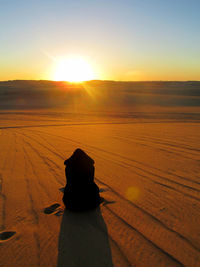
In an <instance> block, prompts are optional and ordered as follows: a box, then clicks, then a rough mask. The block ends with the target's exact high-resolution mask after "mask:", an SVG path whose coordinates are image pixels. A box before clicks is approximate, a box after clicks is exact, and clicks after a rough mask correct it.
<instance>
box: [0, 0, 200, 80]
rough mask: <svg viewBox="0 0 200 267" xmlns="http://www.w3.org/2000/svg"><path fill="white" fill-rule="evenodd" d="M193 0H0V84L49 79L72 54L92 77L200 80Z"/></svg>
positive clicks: (199, 4)
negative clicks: (87, 65) (90, 70)
mask: <svg viewBox="0 0 200 267" xmlns="http://www.w3.org/2000/svg"><path fill="white" fill-rule="evenodd" d="M199 14H200V1H199V0H168V1H166V0H76V1H75V0H54V1H53V0H42V1H41V0H40V1H38V0H34V1H32V0H29V1H27V0H16V1H14V0H3V1H2V0H0V80H14V79H36V80H38V79H39V80H40V79H48V80H52V79H53V77H54V72H55V65H56V60H58V59H62V58H64V57H66V56H68V55H78V56H81V57H82V58H84V59H85V60H86V61H87V62H89V63H90V65H91V66H92V68H93V70H94V73H95V79H103V80H121V81H140V80H141V81H143V80H200V30H199V29H200V16H199Z"/></svg>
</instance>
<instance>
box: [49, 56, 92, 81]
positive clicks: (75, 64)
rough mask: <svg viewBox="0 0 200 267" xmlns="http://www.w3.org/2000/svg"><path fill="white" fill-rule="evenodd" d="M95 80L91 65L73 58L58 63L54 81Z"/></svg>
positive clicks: (81, 59)
mask: <svg viewBox="0 0 200 267" xmlns="http://www.w3.org/2000/svg"><path fill="white" fill-rule="evenodd" d="M93 79H95V75H94V71H93V69H92V67H91V66H90V64H89V63H88V62H87V61H86V60H84V59H83V58H81V57H76V56H72V57H69V58H66V59H61V60H59V61H57V64H56V68H55V74H54V80H55V81H69V82H83V81H88V80H93Z"/></svg>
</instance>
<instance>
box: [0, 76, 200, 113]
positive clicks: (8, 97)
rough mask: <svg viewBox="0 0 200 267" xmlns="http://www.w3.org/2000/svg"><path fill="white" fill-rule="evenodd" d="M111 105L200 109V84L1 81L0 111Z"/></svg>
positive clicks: (104, 106) (103, 106) (192, 82)
mask: <svg viewBox="0 0 200 267" xmlns="http://www.w3.org/2000/svg"><path fill="white" fill-rule="evenodd" d="M74 104H76V105H79V106H82V107H88V106H90V107H102V108H106V107H107V108H109V107H110V106H118V107H120V106H126V107H128V106H134V105H136V106H138V105H158V106H200V82H198V81H188V82H179V81H177V82H168V81H167V82H165V81H163V82H162V81H161V82H115V81H88V82H84V83H79V84H75V83H68V82H54V81H43V80H41V81H34V80H33V81H32V80H30V81H27V80H16V81H5V82H0V109H27V108H29V109H34V108H51V107H68V108H70V106H71V105H74Z"/></svg>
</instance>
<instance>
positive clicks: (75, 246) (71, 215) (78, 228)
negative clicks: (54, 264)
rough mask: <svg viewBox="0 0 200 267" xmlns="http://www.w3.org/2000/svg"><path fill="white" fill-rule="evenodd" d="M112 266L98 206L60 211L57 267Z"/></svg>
mask: <svg viewBox="0 0 200 267" xmlns="http://www.w3.org/2000/svg"><path fill="white" fill-rule="evenodd" d="M64 266H68V267H72V266H73V267H76V266H77V267H80V266H82V267H84V266H87V267H90V266H91V267H94V266H95V267H98V266H99V267H102V266H107V267H113V263H112V255H111V249H110V245H109V240H108V232H107V227H106V224H105V222H104V219H103V217H102V214H101V211H100V208H97V209H95V210H93V211H89V212H85V213H76V212H70V211H66V210H65V212H64V214H63V217H62V222H61V228H60V235H59V243H58V267H64Z"/></svg>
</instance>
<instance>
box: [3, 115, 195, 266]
mask: <svg viewBox="0 0 200 267" xmlns="http://www.w3.org/2000/svg"><path fill="white" fill-rule="evenodd" d="M9 116H11V115H9ZM9 116H8V117H7V118H8V120H5V119H4V120H1V125H0V128H1V129H0V216H1V217H0V266H3V267H7V266H9V267H10V266H12V267H13V266H16V267H18V266H23V267H25V266H42V267H45V266H69V267H71V266H93V267H95V266H122V267H126V266H170V267H171V266H188V267H192V266H200V227H199V222H200V180H199V173H200V164H199V162H200V161H199V160H200V142H199V140H200V124H199V123H196V122H190V121H187V122H180V121H171V122H169V121H161V120H160V121H157V120H155V121H154V120H153V119H152V120H151V121H148V120H146V121H144V122H143V121H142V122H140V121H138V120H128V121H127V120H122V119H120V120H116V121H113V120H112V123H111V122H108V121H106V120H105V119H102V120H100V119H99V118H98V123H96V121H92V123H89V122H90V118H88V119H87V120H86V121H85V122H84V120H83V121H81V122H80V121H79V122H77V123H75V122H74V121H73V120H72V121H73V124H72V123H71V122H69V121H53V122H52V121H51V120H52V117H51V115H49V117H48V116H46V117H45V118H43V120H40V118H38V117H37V115H35V121H34V122H33V120H32V121H30V119H28V118H27V115H25V114H24V115H23V114H21V118H18V117H16V120H14V119H13V118H14V117H13V116H14V115H13V116H12V117H9ZM23 116H24V119H23ZM33 117H34V114H33ZM47 117H48V118H49V120H47ZM4 118H5V117H4ZM17 119H18V121H17ZM99 122H101V123H99ZM48 125H49V126H48ZM27 126H29V127H27ZM33 126H34V127H33ZM12 127H14V128H12ZM77 147H80V148H82V149H84V150H85V151H86V152H87V153H88V154H89V155H90V156H91V157H92V158H93V159H94V160H95V168H96V169H95V177H96V183H97V184H98V185H99V187H100V188H101V191H102V192H101V196H102V197H103V198H104V199H105V202H104V204H101V206H100V208H99V209H97V210H95V211H92V212H87V213H83V214H81V213H71V212H67V211H64V207H63V204H62V194H63V193H62V188H63V187H64V186H65V176H64V164H63V162H64V160H65V159H66V158H68V157H69V156H70V155H71V154H72V152H73V151H74V150H75V149H76V148H77Z"/></svg>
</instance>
